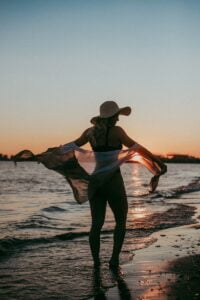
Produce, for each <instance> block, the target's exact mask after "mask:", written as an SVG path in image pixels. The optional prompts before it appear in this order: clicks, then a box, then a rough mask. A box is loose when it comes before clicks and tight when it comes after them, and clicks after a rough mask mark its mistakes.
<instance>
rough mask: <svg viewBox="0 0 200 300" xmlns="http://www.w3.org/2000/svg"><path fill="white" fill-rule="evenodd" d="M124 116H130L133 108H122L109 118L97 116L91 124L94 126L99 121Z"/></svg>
mask: <svg viewBox="0 0 200 300" xmlns="http://www.w3.org/2000/svg"><path fill="white" fill-rule="evenodd" d="M116 114H118V115H123V116H129V115H130V114H131V107H130V106H125V107H122V108H119V110H118V111H117V112H115V113H114V114H112V115H110V116H108V117H102V116H96V117H93V118H92V119H91V120H90V122H91V123H92V124H95V123H96V121H97V120H99V119H107V118H111V117H113V116H114V115H116Z"/></svg>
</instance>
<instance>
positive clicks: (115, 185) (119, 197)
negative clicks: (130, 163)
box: [108, 172, 128, 266]
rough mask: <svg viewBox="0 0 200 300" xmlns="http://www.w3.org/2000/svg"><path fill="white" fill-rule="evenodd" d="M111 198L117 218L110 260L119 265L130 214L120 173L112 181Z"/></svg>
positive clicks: (111, 263) (110, 202) (109, 198)
mask: <svg viewBox="0 0 200 300" xmlns="http://www.w3.org/2000/svg"><path fill="white" fill-rule="evenodd" d="M109 184H110V188H109V197H108V203H109V205H110V208H111V209H112V212H113V214H114V217H115V222H116V226H115V230H114V244H113V252H112V257H111V260H110V265H116V266H117V265H118V264H119V254H120V252H121V248H122V245H123V242H124V237H125V232H126V218H127V212H128V203H127V197H126V192H125V187H124V183H123V179H122V176H121V174H120V172H117V173H116V175H114V177H113V178H112V180H111V181H110V183H109Z"/></svg>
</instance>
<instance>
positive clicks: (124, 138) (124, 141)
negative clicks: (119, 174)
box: [118, 127, 167, 174]
mask: <svg viewBox="0 0 200 300" xmlns="http://www.w3.org/2000/svg"><path fill="white" fill-rule="evenodd" d="M118 133H119V137H120V141H121V143H122V144H123V145H124V146H126V147H128V148H130V147H132V146H134V145H136V144H137V142H136V141H134V140H133V139H131V138H130V137H129V136H128V135H127V134H126V132H125V131H124V130H123V129H122V128H121V127H118ZM140 151H142V153H143V154H144V155H147V156H148V157H150V158H151V159H152V160H153V161H154V162H156V163H157V164H158V165H159V166H160V168H161V174H164V173H166V171H167V167H166V165H165V164H164V163H163V162H162V161H161V160H160V159H159V158H158V157H156V156H155V155H153V154H152V153H151V152H150V151H149V150H147V149H146V148H145V147H143V146H141V145H140Z"/></svg>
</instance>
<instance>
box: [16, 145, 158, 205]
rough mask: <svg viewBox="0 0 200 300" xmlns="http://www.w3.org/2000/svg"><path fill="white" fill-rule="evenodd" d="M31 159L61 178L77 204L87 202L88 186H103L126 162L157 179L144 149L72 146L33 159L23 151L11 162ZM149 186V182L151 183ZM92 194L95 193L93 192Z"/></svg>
mask: <svg viewBox="0 0 200 300" xmlns="http://www.w3.org/2000/svg"><path fill="white" fill-rule="evenodd" d="M33 156H34V157H35V158H36V160H37V161H38V162H41V163H42V164H43V165H44V166H45V167H47V168H48V169H51V170H54V171H56V172H58V173H60V174H62V175H63V176H64V177H65V178H66V180H67V182H68V183H69V185H70V186H71V188H72V191H73V194H74V198H75V200H76V201H77V202H78V203H79V204H81V203H84V202H86V201H87V200H88V185H89V183H90V182H91V181H92V183H93V186H96V188H98V187H100V186H101V185H102V184H104V183H105V182H106V181H107V180H109V178H110V177H111V176H112V175H113V173H114V172H115V171H116V170H117V169H118V168H119V167H120V165H122V164H123V163H125V162H127V161H132V162H137V163H139V164H141V165H143V166H145V167H146V168H147V169H148V170H149V171H150V172H151V173H152V174H153V175H154V176H155V175H156V176H159V175H161V167H160V166H159V165H158V164H157V163H156V162H154V161H153V160H152V158H151V157H150V155H147V154H146V152H145V151H144V148H143V147H142V146H141V145H139V144H135V145H134V146H132V147H130V148H128V149H126V150H115V151H107V152H94V151H90V150H85V149H82V148H80V147H78V146H77V145H76V144H75V143H74V142H72V143H68V144H65V145H62V146H59V147H55V148H49V149H48V150H47V151H45V152H43V153H41V154H37V155H34V154H33V153H32V152H31V151H29V150H23V151H21V152H19V153H18V154H17V155H15V157H14V161H17V160H21V159H27V158H29V157H30V158H32V157H33ZM151 182H152V180H151ZM94 191H95V189H94Z"/></svg>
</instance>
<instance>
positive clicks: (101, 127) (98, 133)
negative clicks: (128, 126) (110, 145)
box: [88, 115, 118, 146]
mask: <svg viewBox="0 0 200 300" xmlns="http://www.w3.org/2000/svg"><path fill="white" fill-rule="evenodd" d="M117 116H118V115H114V116H112V117H109V118H100V117H99V118H97V119H96V120H95V124H94V126H93V127H92V128H91V130H90V132H89V134H88V137H89V141H90V142H91V144H92V145H93V146H97V145H104V144H105V141H106V135H107V132H108V130H109V128H111V127H112V126H114V125H115V120H116V117H117Z"/></svg>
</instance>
